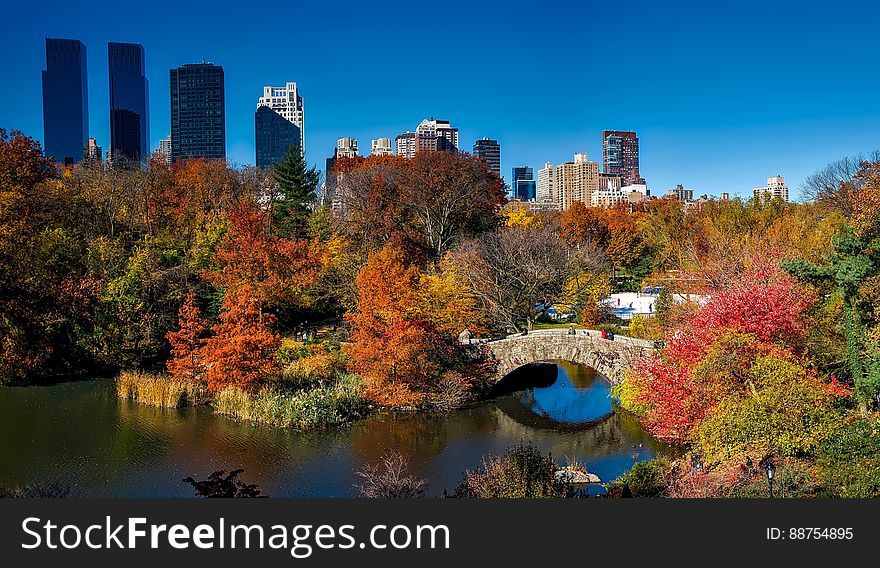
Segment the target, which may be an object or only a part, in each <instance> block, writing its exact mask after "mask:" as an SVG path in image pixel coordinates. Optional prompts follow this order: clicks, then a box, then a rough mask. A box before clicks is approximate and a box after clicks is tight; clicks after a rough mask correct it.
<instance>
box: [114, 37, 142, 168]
mask: <svg viewBox="0 0 880 568" xmlns="http://www.w3.org/2000/svg"><path fill="white" fill-rule="evenodd" d="M107 63H108V69H109V86H110V150H109V151H108V160H107V161H108V162H111V161H112V162H113V163H115V164H116V165H123V164H140V163H142V162H144V161H146V160H147V158H148V157H149V155H150V154H149V150H148V145H149V143H150V99H149V97H150V94H149V90H150V88H149V82H148V81H147V77H146V75H145V71H144V70H145V65H144V46H142V45H140V44H137V43H114V42H110V43H108V44H107Z"/></svg>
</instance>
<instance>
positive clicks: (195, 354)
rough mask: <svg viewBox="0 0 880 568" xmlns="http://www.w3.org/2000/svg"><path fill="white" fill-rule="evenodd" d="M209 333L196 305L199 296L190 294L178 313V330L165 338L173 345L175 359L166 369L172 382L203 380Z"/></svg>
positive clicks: (167, 364) (172, 350) (193, 293)
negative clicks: (207, 334) (206, 335)
mask: <svg viewBox="0 0 880 568" xmlns="http://www.w3.org/2000/svg"><path fill="white" fill-rule="evenodd" d="M207 331H208V322H207V321H205V319H204V318H203V317H202V313H201V311H200V310H199V307H198V306H197V305H196V293H195V292H194V291H193V290H190V291H189V292H188V293H187V295H186V300H185V301H184V303H183V305H182V306H181V307H180V311H179V312H178V330H177V331H169V332H168V333H167V334H166V336H165V337H166V338H167V339H168V342H169V343H170V344H171V359H169V360H168V362H167V363H166V368H167V369H168V373H169V374H170V375H171V377H172V378H174V379H177V380H184V381H196V380H199V379H201V378H202V376H203V375H204V372H205V364H204V362H203V361H202V357H203V353H202V347H203V346H204V344H205V339H204V335H205V332H207Z"/></svg>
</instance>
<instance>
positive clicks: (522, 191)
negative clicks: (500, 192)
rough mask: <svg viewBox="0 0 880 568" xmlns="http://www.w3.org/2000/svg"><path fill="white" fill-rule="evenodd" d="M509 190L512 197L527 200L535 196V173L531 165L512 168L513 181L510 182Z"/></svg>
mask: <svg viewBox="0 0 880 568" xmlns="http://www.w3.org/2000/svg"><path fill="white" fill-rule="evenodd" d="M525 182H531V183H530V184H529V183H525ZM510 190H511V193H512V197H513V198H514V199H519V200H521V201H528V200H530V199H534V198H535V174H534V170H532V168H531V166H516V167H515V168H513V181H512V183H511V184H510Z"/></svg>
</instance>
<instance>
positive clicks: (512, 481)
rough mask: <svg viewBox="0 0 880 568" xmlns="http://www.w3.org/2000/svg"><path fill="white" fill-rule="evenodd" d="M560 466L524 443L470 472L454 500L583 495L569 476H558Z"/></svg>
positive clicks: (488, 460)
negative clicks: (457, 498)
mask: <svg viewBox="0 0 880 568" xmlns="http://www.w3.org/2000/svg"><path fill="white" fill-rule="evenodd" d="M558 470H559V466H557V465H556V462H555V461H553V458H552V457H551V456H550V455H549V454H548V455H546V456H545V455H543V454H541V452H540V451H539V450H538V448H536V447H535V446H533V445H531V444H524V443H520V444H517V445H515V446H513V447H512V448H508V450H507V453H506V454H505V455H504V456H501V457H499V456H489V457H487V458H484V459H483V463H482V466H481V467H480V469H478V470H476V471H466V472H465V474H464V480H463V481H462V482H461V484H459V486H458V487H456V488H455V490H454V491H453V492H452V495H451V496H452V497H470V498H483V499H494V498H512V499H533V498H563V497H576V496H578V495H579V492H578V491H577V490H576V489H575V488H574V485H573V484H572V483H571V482H570V481H569V480H568V479H567V478H565V477H557V476H556V472H557V471H558Z"/></svg>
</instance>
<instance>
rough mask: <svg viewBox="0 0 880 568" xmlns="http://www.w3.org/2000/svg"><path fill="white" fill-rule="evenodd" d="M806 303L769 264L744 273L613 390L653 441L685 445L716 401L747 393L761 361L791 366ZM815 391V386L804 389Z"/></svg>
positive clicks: (807, 298) (752, 388) (819, 385)
mask: <svg viewBox="0 0 880 568" xmlns="http://www.w3.org/2000/svg"><path fill="white" fill-rule="evenodd" d="M813 302H815V297H814V296H812V295H811V294H810V293H809V292H807V291H805V290H803V289H802V288H800V287H798V286H797V284H796V281H795V280H794V279H793V278H791V277H790V276H788V275H786V274H784V273H782V272H781V270H780V269H779V268H778V267H775V265H774V264H773V263H769V262H768V263H767V264H766V266H764V267H763V268H760V269H754V270H753V271H751V272H749V273H747V274H744V275H743V276H742V277H741V279H740V281H739V282H737V283H736V284H735V285H734V286H733V287H732V288H731V289H730V290H728V291H725V292H722V293H719V294H717V295H716V296H713V297H712V298H711V299H710V300H709V301H708V302H707V303H706V304H705V305H704V306H702V307H701V308H700V309H699V310H697V312H696V313H695V314H693V315H692V316H691V317H689V318H687V319H686V320H685V321H684V323H683V324H681V326H680V327H679V328H678V329H676V330H674V331H672V333H671V334H670V336H669V337H668V340H667V342H666V346H665V347H664V349H663V350H662V351H661V352H660V353H659V354H654V355H651V356H648V357H646V358H645V359H644V360H642V362H641V364H640V365H639V366H637V367H636V368H635V369H633V371H632V372H631V373H630V374H629V375H628V376H627V378H626V380H625V381H624V383H623V385H622V386H621V387H618V391H619V392H618V394H619V396H620V398H621V401H622V402H623V404H624V405H625V406H627V407H628V408H630V409H632V410H634V411H635V412H636V413H637V414H639V415H640V417H641V419H642V420H643V422H644V423H645V425H646V426H647V427H648V428H649V430H650V431H651V432H653V433H654V434H655V435H657V436H659V437H661V438H663V439H667V440H670V441H674V442H678V443H681V442H685V441H687V440H689V439H690V436H691V433H692V432H693V429H694V428H695V427H696V426H697V425H698V424H699V423H700V422H701V421H702V420H704V419H705V418H706V417H707V416H710V415H712V413H713V412H715V409H716V407H717V406H718V405H719V404H721V403H722V401H724V400H727V399H729V398H730V397H731V396H747V395H749V393H752V394H755V392H756V391H755V388H757V387H756V385H755V383H754V380H752V379H750V378H749V369H750V368H751V366H752V365H753V364H754V363H755V361H756V360H758V359H759V358H760V357H761V356H773V357H776V358H782V359H784V360H786V361H794V362H795V363H798V357H799V355H798V353H799V351H800V350H801V348H802V347H803V339H804V337H805V335H806V327H807V325H806V322H807V318H806V311H807V309H808V307H809V306H810V305H812V304H813ZM811 377H812V375H811ZM812 380H813V379H812V378H811V381H812ZM823 384H824V383H822V382H821V381H819V380H818V379H816V380H815V381H813V382H812V383H811V385H812V387H811V388H824V386H823Z"/></svg>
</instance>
